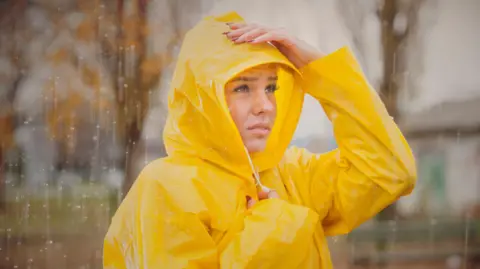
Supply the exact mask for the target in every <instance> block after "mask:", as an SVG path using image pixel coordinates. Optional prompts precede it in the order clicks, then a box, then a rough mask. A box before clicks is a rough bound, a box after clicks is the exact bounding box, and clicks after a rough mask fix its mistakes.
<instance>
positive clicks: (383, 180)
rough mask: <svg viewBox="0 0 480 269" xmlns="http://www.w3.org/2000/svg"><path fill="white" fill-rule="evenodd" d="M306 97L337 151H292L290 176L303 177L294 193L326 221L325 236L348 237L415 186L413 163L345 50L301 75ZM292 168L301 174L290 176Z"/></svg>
mask: <svg viewBox="0 0 480 269" xmlns="http://www.w3.org/2000/svg"><path fill="white" fill-rule="evenodd" d="M302 73H303V75H304V88H305V91H306V92H307V93H308V94H310V95H311V96H313V97H314V98H316V99H317V100H318V101H319V103H320V104H321V105H322V107H323V109H324V111H325V112H326V114H327V116H328V118H329V119H330V120H331V122H332V124H333V129H334V135H335V139H336V141H337V143H338V149H337V150H334V151H332V152H329V153H326V154H312V153H310V152H308V151H307V150H305V149H298V148H292V149H290V150H289V152H288V153H287V155H286V162H287V163H293V164H296V165H294V166H284V167H290V170H289V171H285V172H286V173H295V172H297V173H299V175H301V176H298V177H296V180H295V184H296V185H297V186H296V189H297V190H299V192H300V193H301V196H303V197H304V201H305V204H306V205H308V206H310V207H312V208H314V209H315V210H316V211H317V212H319V213H320V214H321V215H322V216H323V215H325V214H322V212H325V210H327V211H328V212H327V213H326V215H325V218H324V220H323V226H324V230H325V233H326V234H327V235H335V234H344V233H347V232H349V231H351V230H352V229H353V228H355V227H357V226H358V225H360V224H361V223H362V222H364V221H366V220H368V219H369V218H371V217H372V216H374V215H376V214H377V213H378V212H379V211H381V210H382V209H384V208H385V207H386V206H388V205H390V204H391V203H393V202H395V201H396V200H397V199H398V198H399V197H401V196H402V195H406V194H409V193H410V192H411V191H412V189H413V187H414V184H415V181H416V167H415V160H414V157H413V155H412V152H411V149H410V147H409V146H408V144H407V142H406V141H405V139H404V137H403V135H402V133H401V132H400V130H399V129H398V127H397V125H396V124H395V122H394V121H393V119H392V118H391V117H390V116H389V114H388V113H387V110H386V109H385V106H384V104H383V103H382V102H381V100H380V98H379V96H378V94H377V93H376V92H375V90H373V89H372V88H371V87H370V85H369V83H368V82H367V80H366V79H365V77H364V75H363V74H362V71H361V70H360V67H359V65H358V63H357V61H356V60H355V58H354V57H353V55H352V53H351V52H350V51H349V50H348V49H347V48H342V49H340V50H338V51H336V52H334V53H332V54H330V55H327V56H325V57H322V58H321V59H318V60H316V61H313V62H311V63H310V64H308V65H307V66H305V67H304V68H303V70H302ZM292 167H294V168H295V169H296V170H298V171H291V169H292Z"/></svg>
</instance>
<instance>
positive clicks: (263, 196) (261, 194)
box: [258, 191, 268, 200]
mask: <svg viewBox="0 0 480 269" xmlns="http://www.w3.org/2000/svg"><path fill="white" fill-rule="evenodd" d="M264 199H268V192H266V191H259V192H258V200H264Z"/></svg>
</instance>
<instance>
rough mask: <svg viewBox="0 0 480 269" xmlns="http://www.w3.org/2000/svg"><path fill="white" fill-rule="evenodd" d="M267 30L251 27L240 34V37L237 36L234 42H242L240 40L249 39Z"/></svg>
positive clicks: (245, 40) (246, 40)
mask: <svg viewBox="0 0 480 269" xmlns="http://www.w3.org/2000/svg"><path fill="white" fill-rule="evenodd" d="M266 31H267V30H265V29H262V28H253V29H252V30H250V31H248V32H246V33H244V34H242V35H241V36H240V37H238V39H237V40H235V43H242V42H248V41H250V40H253V39H255V38H257V37H259V36H261V35H264V34H265V33H266Z"/></svg>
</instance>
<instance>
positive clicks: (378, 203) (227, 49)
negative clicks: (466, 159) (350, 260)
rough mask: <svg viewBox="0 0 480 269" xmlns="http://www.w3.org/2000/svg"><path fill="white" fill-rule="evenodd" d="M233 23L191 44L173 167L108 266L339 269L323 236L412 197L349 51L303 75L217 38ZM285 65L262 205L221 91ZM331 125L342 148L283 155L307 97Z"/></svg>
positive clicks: (211, 23) (116, 244)
mask: <svg viewBox="0 0 480 269" xmlns="http://www.w3.org/2000/svg"><path fill="white" fill-rule="evenodd" d="M226 21H241V18H240V17H239V16H238V15H237V14H235V13H229V14H225V15H223V16H220V17H208V18H206V19H204V20H203V21H201V22H200V23H199V24H198V25H197V26H196V27H195V28H193V29H192V30H191V31H190V32H189V33H188V34H187V36H186V38H185V40H184V44H183V47H182V50H181V53H180V55H179V60H178V63H177V68H176V71H175V75H174V78H173V81H172V89H171V92H170V95H169V116H168V119H167V124H166V127H165V131H164V141H165V145H166V148H167V151H168V155H169V157H167V158H163V159H159V160H157V161H154V162H152V163H150V164H149V165H148V166H147V167H146V168H145V169H144V170H143V171H142V173H141V174H140V176H139V177H138V179H137V181H136V182H135V184H134V185H133V187H132V188H131V190H130V192H129V193H128V195H127V196H126V198H125V199H124V201H123V202H122V204H121V205H120V207H119V208H118V210H117V212H116V214H115V216H114V217H113V220H112V224H111V226H110V228H109V230H108V233H107V235H106V237H105V243H104V267H105V268H168V269H175V268H288V269H292V268H332V264H331V261H330V254H329V251H328V246H327V241H326V238H325V237H326V236H328V235H338V234H345V233H348V232H349V231H351V230H352V229H353V228H355V227H357V226H358V225H359V224H361V223H362V222H364V221H365V220H367V219H369V218H371V217H372V216H374V215H375V214H376V213H378V212H379V211H380V210H381V209H383V208H384V207H386V206H387V205H389V204H391V203H392V202H394V201H395V200H396V199H398V198H399V197H400V196H402V195H406V194H408V193H410V192H411V191H412V188H413V186H414V183H415V178H416V168H415V162H414V158H413V156H412V153H411V150H410V148H409V146H408V144H407V143H406V141H405V139H404V138H403V136H402V134H401V133H400V131H399V129H398V128H397V126H396V125H395V123H394V122H393V121H392V119H391V117H390V116H389V115H388V114H387V111H386V109H385V107H384V105H383V104H382V103H381V101H380V99H379V97H378V95H377V94H376V92H375V91H374V90H373V89H371V87H370V86H369V85H368V82H367V81H366V80H365V78H364V75H363V74H362V72H361V70H360V68H359V65H358V64H357V62H356V60H355V59H354V57H353V56H352V54H351V52H350V51H349V50H348V49H347V48H342V49H340V50H338V51H336V52H334V53H332V54H330V55H327V56H326V57H324V58H321V59H318V60H316V61H314V62H312V63H310V64H309V65H308V66H306V67H304V68H303V69H302V70H296V69H295V68H294V67H293V66H292V65H291V64H290V63H289V62H288V60H287V59H285V57H284V56H283V55H281V54H280V53H279V52H278V51H277V50H276V49H275V48H274V47H273V46H271V45H269V44H263V45H251V44H242V45H234V44H232V43H231V42H230V41H228V40H227V39H226V38H225V37H224V36H223V35H222V34H221V33H222V32H225V31H227V30H228V27H227V26H226V25H225V24H224V22H226ZM264 63H279V64H280V65H281V66H283V68H282V70H281V71H280V74H279V77H280V78H279V80H280V81H279V84H280V85H279V90H278V91H277V93H276V95H277V100H278V101H277V106H278V116H277V120H276V123H275V127H274V129H273V131H272V134H271V137H270V138H269V142H268V146H267V149H266V150H265V151H264V152H262V153H260V154H257V155H255V156H253V158H252V159H253V164H254V169H256V170H257V171H258V172H259V174H260V178H261V181H262V183H263V184H264V185H266V186H268V187H269V188H272V189H275V190H276V191H277V192H278V193H279V195H280V197H281V199H269V200H263V201H261V202H259V203H257V204H256V205H255V206H254V207H253V208H251V209H249V210H247V209H246V196H247V195H248V196H251V197H254V198H257V190H256V186H255V182H254V179H253V177H252V173H253V171H252V167H251V166H250V165H249V161H248V157H247V154H246V152H245V149H244V147H243V144H242V142H241V138H240V135H239V133H238V132H237V130H236V128H235V126H234V123H233V121H232V119H231V118H230V115H229V113H228V109H227V106H226V103H225V98H224V92H223V87H224V84H225V83H226V82H227V81H228V80H229V79H230V78H232V77H233V76H234V75H235V74H237V73H238V72H240V71H242V70H245V69H246V68H249V67H252V66H255V65H259V64H264ZM305 93H308V94H310V95H312V96H313V97H315V98H316V99H317V100H318V101H319V103H320V104H321V105H322V106H323V108H324V110H325V112H326V113H327V115H328V117H329V118H330V120H331V122H332V123H333V126H334V132H335V137H336V140H337V143H338V145H339V149H337V150H334V151H332V152H329V153H325V154H312V153H309V152H308V151H306V150H305V149H299V148H289V149H287V147H288V145H289V143H290V141H291V138H292V135H293V133H294V131H295V129H296V126H297V122H298V118H299V116H300V112H301V107H302V104H303V97H304V94H305Z"/></svg>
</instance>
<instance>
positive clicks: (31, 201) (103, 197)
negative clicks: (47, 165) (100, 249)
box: [0, 184, 117, 238]
mask: <svg viewBox="0 0 480 269" xmlns="http://www.w3.org/2000/svg"><path fill="white" fill-rule="evenodd" d="M116 206H117V196H116V193H114V192H113V191H111V190H108V189H107V188H106V187H104V186H101V185H97V184H83V185H78V186H75V187H73V188H70V189H58V188H53V187H45V188H41V189H37V190H34V191H28V190H26V189H25V188H18V187H17V188H9V189H7V203H6V210H5V211H4V212H1V213H0V234H1V235H3V236H6V237H7V238H11V237H26V238H28V237H31V236H36V235H37V236H43V237H50V236H51V237H54V236H62V235H73V234H87V235H88V234H96V233H97V232H98V233H102V232H104V231H106V229H107V227H108V225H109V223H110V217H111V215H112V213H113V212H114V211H115V209H116Z"/></svg>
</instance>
